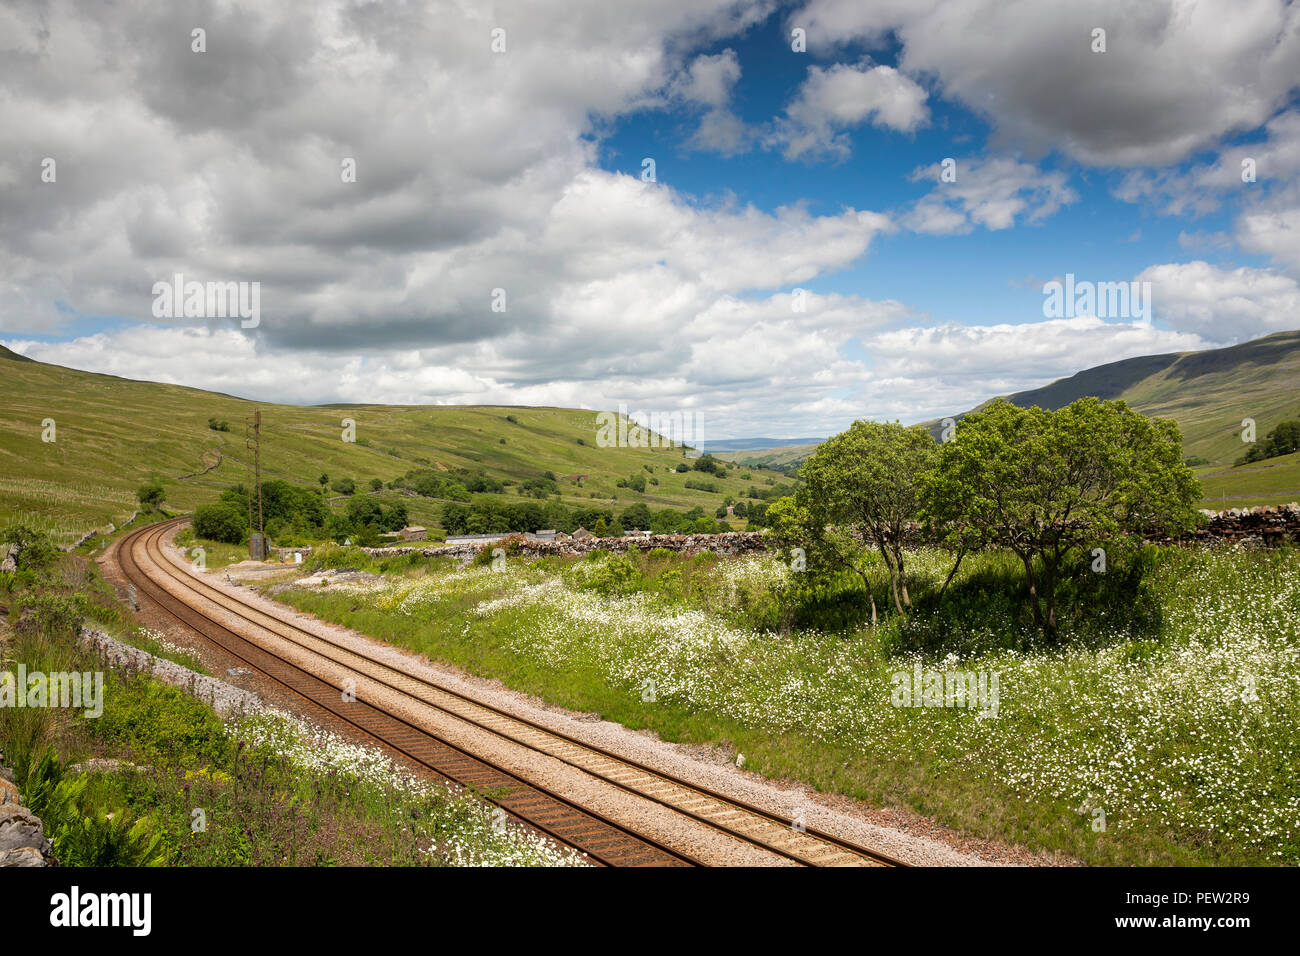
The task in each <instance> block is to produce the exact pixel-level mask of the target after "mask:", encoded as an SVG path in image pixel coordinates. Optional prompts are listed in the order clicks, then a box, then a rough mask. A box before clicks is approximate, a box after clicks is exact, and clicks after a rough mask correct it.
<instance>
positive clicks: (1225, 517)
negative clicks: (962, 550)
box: [304, 501, 1300, 560]
mask: <svg viewBox="0 0 1300 956" xmlns="http://www.w3.org/2000/svg"><path fill="white" fill-rule="evenodd" d="M1201 514H1203V515H1204V516H1205V517H1206V519H1207V523H1206V524H1205V526H1204V527H1201V528H1197V529H1196V530H1194V531H1192V532H1190V533H1188V534H1186V535H1183V536H1181V537H1179V538H1176V539H1169V538H1157V539H1153V540H1155V541H1157V542H1159V543H1161V544H1184V545H1191V544H1211V543H1216V542H1239V541H1241V542H1252V541H1257V542H1259V543H1262V544H1266V545H1277V544H1281V543H1282V542H1284V541H1295V542H1300V504H1298V503H1296V502H1294V501H1293V502H1291V503H1290V504H1286V505H1276V506H1274V505H1269V506H1264V507H1255V508H1229V509H1228V510H1227V511H1202V512H1201ZM909 532H910V533H909V539H910V540H909V544H912V545H920V544H922V543H924V542H923V541H922V540H921V537H920V534H919V529H917V528H915V527H914V528H911V529H909ZM513 545H517V546H518V550H519V551H520V552H522V553H524V554H527V555H532V556H534V557H541V556H543V555H548V554H561V555H579V554H587V553H588V552H590V551H596V550H605V551H614V552H623V551H626V550H627V549H628V548H630V547H633V548H640V549H641V550H643V551H648V550H650V549H651V548H667V549H668V550H669V551H677V552H680V553H682V554H687V555H692V554H699V553H700V552H701V551H712V552H713V553H715V554H726V555H735V554H750V553H753V552H755V551H763V550H766V549H767V548H769V547H770V546H771V545H770V540H769V539H767V538H765V537H764V534H763V532H761V531H727V532H723V533H722V534H652V535H645V536H641V535H634V536H629V537H625V538H594V537H593V538H583V539H581V540H573V539H567V540H556V541H536V540H529V539H527V538H525V537H524V536H523V535H513V536H511V537H508V538H504V539H502V540H500V541H497V542H494V543H492V544H491V545H490V546H489V547H492V548H499V547H511V546H513ZM483 547H484V545H482V544H476V543H473V542H467V543H465V544H445V545H432V546H427V547H415V546H405V547H389V548H363V549H362V550H363V551H365V553H366V554H368V555H371V556H372V557H386V556H392V555H396V554H407V553H410V552H418V553H419V554H421V555H423V556H425V557H435V556H439V555H441V556H445V557H452V558H459V559H461V560H468V559H470V558H473V557H474V556H475V555H476V554H478V552H479V551H480V550H482V549H483ZM304 550H306V549H304Z"/></svg>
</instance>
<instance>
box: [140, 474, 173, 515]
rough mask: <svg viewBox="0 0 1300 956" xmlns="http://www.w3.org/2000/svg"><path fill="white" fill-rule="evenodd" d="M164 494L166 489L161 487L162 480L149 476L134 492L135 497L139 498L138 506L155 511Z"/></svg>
mask: <svg viewBox="0 0 1300 956" xmlns="http://www.w3.org/2000/svg"><path fill="white" fill-rule="evenodd" d="M164 494H166V491H165V490H164V489H163V486H162V482H161V481H159V480H158V479H157V478H150V479H149V480H148V481H147V482H145V483H144V484H143V485H141V486H140V487H139V488H137V489H136V492H135V496H136V498H138V499H139V500H140V507H141V508H143V509H144V510H145V511H156V510H157V509H158V506H159V505H161V504H162V500H163V495H164Z"/></svg>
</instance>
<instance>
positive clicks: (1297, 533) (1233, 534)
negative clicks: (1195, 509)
mask: <svg viewBox="0 0 1300 956" xmlns="http://www.w3.org/2000/svg"><path fill="white" fill-rule="evenodd" d="M1201 514H1203V515H1205V517H1206V518H1207V519H1208V524H1206V526H1205V527H1203V528H1198V529H1197V530H1195V531H1193V532H1192V533H1191V534H1187V535H1184V536H1183V537H1182V538H1180V539H1178V541H1177V543H1178V544H1198V543H1206V544H1210V543H1215V542H1221V541H1228V542H1239V541H1256V542H1259V543H1261V544H1267V545H1277V544H1281V543H1282V542H1284V541H1288V540H1289V541H1294V542H1300V503H1296V502H1294V501H1292V502H1291V503H1290V504H1285V505H1264V506H1260V507H1255V508H1229V509H1228V510H1227V511H1202V512H1201Z"/></svg>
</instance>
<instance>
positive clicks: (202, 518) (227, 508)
mask: <svg viewBox="0 0 1300 956" xmlns="http://www.w3.org/2000/svg"><path fill="white" fill-rule="evenodd" d="M192 524H193V525H194V533H195V534H196V535H197V536H198V537H200V538H207V539H208V540H209V541H224V542H225V543H226V544H242V543H243V541H244V536H245V535H246V534H248V514H247V512H246V511H245V510H244V509H243V508H241V507H240V506H239V505H237V504H235V502H233V501H218V502H216V503H215V504H210V505H200V506H199V507H197V508H195V509H194V518H193V521H192Z"/></svg>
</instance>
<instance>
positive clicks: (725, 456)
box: [715, 442, 820, 471]
mask: <svg viewBox="0 0 1300 956" xmlns="http://www.w3.org/2000/svg"><path fill="white" fill-rule="evenodd" d="M818 444H820V443H819V442H818V443H813V444H809V445H781V446H778V447H776V448H761V449H757V450H749V451H721V452H716V453H715V457H717V458H721V459H722V460H723V461H734V462H735V463H736V464H738V465H742V466H744V467H746V468H773V469H776V470H778V471H780V470H783V469H786V468H793V467H794V466H795V465H798V464H800V463H801V462H803V460H804V459H805V458H807V457H808V456H809V455H811V454H812V453H813V452H814V451H816V449H817V445H818Z"/></svg>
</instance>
